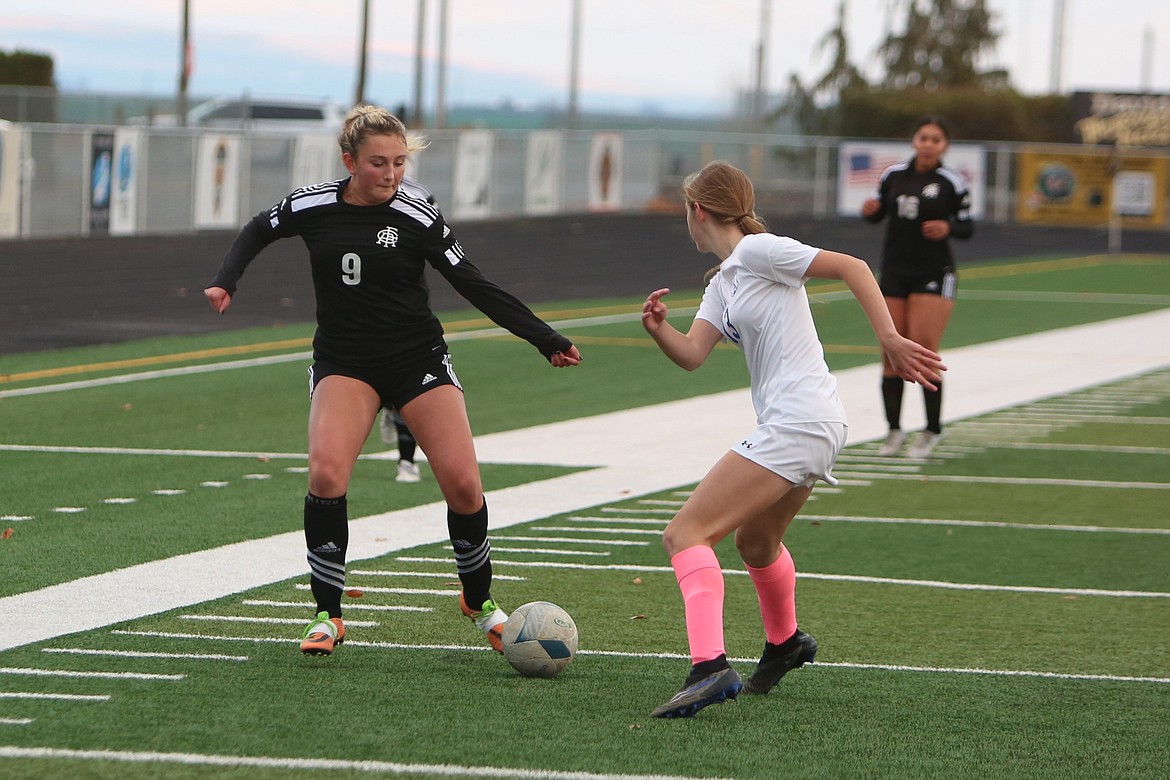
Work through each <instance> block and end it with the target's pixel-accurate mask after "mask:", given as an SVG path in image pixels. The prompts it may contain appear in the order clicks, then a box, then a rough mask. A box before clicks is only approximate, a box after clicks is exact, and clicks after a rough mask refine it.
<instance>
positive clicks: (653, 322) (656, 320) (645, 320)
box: [642, 287, 670, 333]
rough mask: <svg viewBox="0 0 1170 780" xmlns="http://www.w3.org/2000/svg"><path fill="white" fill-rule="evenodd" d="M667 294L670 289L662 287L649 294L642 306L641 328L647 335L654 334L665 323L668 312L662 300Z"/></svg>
mask: <svg viewBox="0 0 1170 780" xmlns="http://www.w3.org/2000/svg"><path fill="white" fill-rule="evenodd" d="M669 294H670V288H669V287H663V288H662V289H660V290H655V291H654V292H652V293H650V295H649V297H647V298H646V302H645V303H643V304H642V327H643V328H645V329H646V332H647V333H654V332H655V331H657V330H658V329H659V328H660V327H662V323H664V322H666V313H667V311H669V310H668V309H667V308H666V304H665V303H663V302H662V298H663V297H664V296H666V295H669Z"/></svg>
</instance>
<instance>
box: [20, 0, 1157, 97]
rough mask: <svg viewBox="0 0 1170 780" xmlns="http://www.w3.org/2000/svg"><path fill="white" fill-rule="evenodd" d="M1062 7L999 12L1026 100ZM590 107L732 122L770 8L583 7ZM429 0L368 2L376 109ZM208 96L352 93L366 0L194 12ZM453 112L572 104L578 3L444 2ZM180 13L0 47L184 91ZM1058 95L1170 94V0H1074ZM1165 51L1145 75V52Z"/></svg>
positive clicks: (86, 74)
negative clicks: (721, 117)
mask: <svg viewBox="0 0 1170 780" xmlns="http://www.w3.org/2000/svg"><path fill="white" fill-rule="evenodd" d="M1057 2H1058V0H989V1H988V5H989V6H990V7H991V8H992V9H993V11H994V12H995V14H996V25H997V29H999V30H1000V31H1001V32H1002V35H1001V37H1000V40H999V44H998V47H997V50H996V51H995V53H994V55H993V56H991V57H990V58H989V60H988V61H987V62H986V63H984V64H985V65H988V66H991V65H998V66H1002V67H1006V68H1007V69H1008V71H1009V72H1010V74H1011V79H1012V83H1013V84H1014V85H1015V86H1016V87H1017V88H1018V89H1020V90H1021V91H1023V92H1025V93H1029V94H1035V93H1047V92H1049V91H1050V90H1051V87H1052V86H1053V80H1052V42H1053V38H1054V36H1053V33H1052V29H1053V21H1054V19H1055V11H1054V9H1055V7H1056V4H1057ZM581 3H582V6H581V7H582V25H581V63H580V105H581V107H582V109H584V110H599V109H618V110H627V111H630V110H644V111H649V110H657V111H663V112H671V113H726V112H728V111H730V109H731V107H732V105H733V98H734V95H735V94H736V92H737V91H739V90H744V89H751V88H752V86H753V84H754V80H755V57H756V51H757V47H758V45H759V41H760V39H761V24H760V19H761V8H762V7H763V6H764V5H765V4H767V3H766V0H581ZM889 5H890V0H850V2H849V3H848V14H847V23H846V30H847V33H848V37H849V46H850V52H851V59H852V60H853V61H854V62H855V63H857V64H858V65H860V66H861V67H862V69H863V71H864V72H866V73H867V75H869V76H873V75H875V74H876V72H877V71H876V68H875V62H874V59H875V58H874V53H875V49H876V47H877V44H878V42H879V41H880V40H881V38H882V37H883V36H884V35H885V33H886V31H887V27H886V15H885V9H886V8H887V7H888V6H889ZM418 6H419V0H370V7H371V18H370V36H369V39H370V58H369V64H368V70H367V77H366V93H365V94H366V98H367V99H368V100H371V101H374V102H380V103H383V104H385V105H391V106H392V105H396V104H398V103H400V102H405V103H409V102H410V101H411V99H412V96H413V94H414V50H415V38H416V35H417V19H418ZM770 6H771V24H770V25H769V27H768V30H767V35H766V52H767V55H766V63H767V66H766V74H765V83H766V85H767V86H768V88H769V89H770V90H772V91H780V90H782V89H783V88H784V86H785V85H786V84H787V83H788V80H789V76H790V75H791V74H793V73H796V74H797V75H798V76H799V77H800V78H801V80H802V81H803V82H804V83H805V84H811V83H812V82H814V81H815V80H816V79H817V78H818V77H819V76H820V75H822V74H823V73H824V71H825V70H826V69H827V67H828V52H825V51H821V50H819V48H818V44H819V42H820V41H821V40H822V38H823V37H824V35H825V33H826V32H827V31H828V30H829V29H830V28H831V27H832V26H833V25H834V23H835V20H836V14H837V8H838V2H837V0H801V1H800V2H797V1H796V0H771V3H770ZM190 7H191V38H192V41H193V43H194V53H195V70H194V74H193V76H192V79H191V82H190V86H189V90H190V92H191V93H192V94H194V95H215V94H239V93H241V92H244V91H248V92H251V93H252V94H280V95H291V94H296V95H309V96H319V97H331V98H334V99H336V100H338V101H339V102H341V103H345V104H348V103H351V102H352V100H353V97H354V94H355V86H356V73H357V62H358V40H359V28H360V15H361V8H362V0H190ZM447 7H448V16H449V24H448V43H447V47H448V56H449V61H450V66H449V71H448V80H447V97H448V103H449V104H479V105H485V104H496V103H499V102H502V101H505V100H511V101H515V102H516V103H519V104H521V105H556V106H559V107H562V108H563V107H564V106H565V105H567V102H568V92H569V87H568V84H569V50H570V45H569V44H570V29H571V8H572V3H571V2H570V0H448V2H447ZM182 8H183V2H182V0H117V2H95V1H94V0H35V2H20V0H0V49H3V50H5V51H12V50H14V49H24V50H32V51H37V52H44V53H48V54H51V55H52V56H53V58H54V61H55V64H56V78H57V84H58V86H59V87H61V88H63V89H68V90H85V91H112V92H149V93H153V94H163V95H165V94H173V93H174V92H175V90H176V88H177V83H178V68H179V40H180V21H181V17H182ZM439 8H440V2H439V0H426V21H427V24H426V47H425V49H426V52H427V56H428V63H429V64H428V66H427V68H426V69H425V75H424V96H425V97H424V99H425V103H426V107H427V110H428V111H429V110H432V108H433V100H434V95H435V85H436V71H435V67H434V62H435V59H436V53H437V49H438V41H439V35H438V16H439ZM1065 9H1066V10H1065V35H1064V56H1063V58H1062V67H1061V69H1060V84H1059V86H1060V89H1061V91H1062V92H1070V91H1075V90H1087V89H1106V90H1113V91H1141V90H1142V88H1143V87H1144V88H1145V89H1147V90H1149V91H1153V92H1158V93H1163V94H1166V93H1170V11H1168V10H1166V9H1167V3H1166V0H1066V2H1065ZM1146 51H1150V52H1153V54H1152V56H1151V57H1150V58H1149V66H1148V67H1147V66H1146V64H1145V63H1144V62H1143V52H1146Z"/></svg>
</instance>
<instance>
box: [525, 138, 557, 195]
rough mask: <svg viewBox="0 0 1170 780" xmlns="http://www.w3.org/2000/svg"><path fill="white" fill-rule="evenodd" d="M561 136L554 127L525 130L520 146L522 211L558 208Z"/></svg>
mask: <svg viewBox="0 0 1170 780" xmlns="http://www.w3.org/2000/svg"><path fill="white" fill-rule="evenodd" d="M564 170H565V138H564V136H563V135H562V134H561V133H559V132H557V131H556V130H536V131H534V132H532V133H531V134H529V136H528V144H527V146H526V147H525V149H524V212H525V213H527V214H555V213H556V212H557V211H559V210H560V208H561V186H562V185H563V183H564Z"/></svg>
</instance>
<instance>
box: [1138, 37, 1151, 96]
mask: <svg viewBox="0 0 1170 780" xmlns="http://www.w3.org/2000/svg"><path fill="white" fill-rule="evenodd" d="M1138 85H1139V86H1140V87H1141V91H1142V92H1149V91H1150V90H1151V89H1152V88H1153V85H1154V26H1153V25H1152V24H1147V25H1146V26H1145V28H1144V29H1143V30H1142V73H1141V78H1140V80H1139V81H1138Z"/></svg>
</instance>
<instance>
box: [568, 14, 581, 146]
mask: <svg viewBox="0 0 1170 780" xmlns="http://www.w3.org/2000/svg"><path fill="white" fill-rule="evenodd" d="M572 14H573V19H572V22H571V27H570V30H569V116H568V120H569V121H568V124H569V129H571V130H575V129H576V128H577V125H578V124H579V120H580V110H581V107H580V105H579V103H578V101H579V96H580V89H581V0H573V11H572Z"/></svg>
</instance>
